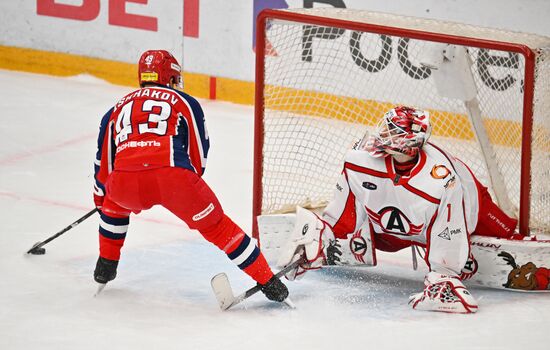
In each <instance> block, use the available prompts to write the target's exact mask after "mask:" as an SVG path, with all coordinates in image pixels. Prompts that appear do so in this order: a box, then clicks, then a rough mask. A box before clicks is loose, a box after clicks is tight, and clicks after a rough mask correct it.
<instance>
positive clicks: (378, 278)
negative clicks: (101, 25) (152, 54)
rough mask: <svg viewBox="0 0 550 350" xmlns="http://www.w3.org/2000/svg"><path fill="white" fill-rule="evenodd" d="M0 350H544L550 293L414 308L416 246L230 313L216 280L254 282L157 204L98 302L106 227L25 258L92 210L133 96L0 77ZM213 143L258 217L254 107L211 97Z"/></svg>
mask: <svg viewBox="0 0 550 350" xmlns="http://www.w3.org/2000/svg"><path fill="white" fill-rule="evenodd" d="M0 81H1V85H0V111H1V112H0V113H1V118H2V119H1V120H2V123H1V124H0V145H1V147H0V169H1V170H0V215H1V220H0V223H1V231H0V349H2V350H12V349H13V350H19V349H21V350H23V349H25V350H27V349H33V350H34V349H39V350H49V349H52V350H53V349H56V350H59V349H61V350H64V349H67V350H68V349H71V350H80V349H94V350H98V349H109V350H118V349H128V350H134V349H147V350H152V349H163V350H164V349H217V350H246V349H258V350H270V349H278V350H279V349H280V350H282V349H302V350H304V349H315V350H320V349H338V350H344V349H373V350H374V349H376V350H379V349H400V350H401V349H434V348H442V349H472V350H473V349H524V350H527V349H529V350H531V349H550V345H549V344H550V342H549V327H550V294H548V293H544V294H543V293H541V294H524V293H518V292H515V293H514V292H505V291H495V290H487V289H479V288H472V289H471V291H472V293H473V294H474V295H475V296H476V297H477V298H478V299H479V300H480V310H479V312H478V313H477V314H475V315H449V314H440V313H429V312H419V311H413V310H411V309H410V308H409V306H408V305H407V299H408V296H409V294H411V293H414V292H418V291H420V290H421V288H422V276H423V274H424V271H423V270H422V271H416V272H414V271H412V269H411V268H410V262H409V260H410V258H409V257H410V253H409V251H406V252H403V253H402V254H398V255H382V257H381V258H380V259H379V260H380V262H379V266H378V267H376V268H370V269H361V270H353V269H344V270H336V271H335V270H324V271H317V272H311V273H308V274H307V275H306V276H305V277H304V279H302V280H301V281H298V282H288V283H287V285H288V286H289V289H290V292H291V295H292V297H293V301H294V302H295V304H296V305H297V309H296V310H291V309H288V308H286V307H284V306H281V305H278V304H275V303H272V302H269V301H267V299H265V298H264V297H263V295H261V294H257V295H255V296H253V297H251V298H250V299H249V300H247V301H245V302H243V303H242V304H240V305H238V306H236V307H235V308H234V309H231V310H230V311H228V312H221V311H220V310H219V308H218V305H217V302H216V300H215V298H214V295H213V293H212V291H211V289H210V278H211V277H212V276H213V275H214V274H216V273H218V272H226V273H227V274H228V275H229V278H230V280H231V281H232V284H233V289H234V291H235V292H236V293H239V292H242V291H244V290H246V289H247V288H249V287H251V286H252V285H253V283H252V280H251V279H249V278H248V277H247V276H246V275H245V274H244V273H242V272H240V271H239V270H238V269H237V268H236V267H235V266H233V265H232V263H231V262H230V261H229V260H228V259H227V257H226V256H225V255H224V254H222V253H221V252H220V251H218V250H217V249H216V248H214V247H213V246H210V245H209V244H208V243H207V242H206V241H204V240H203V239H202V238H201V237H200V236H199V235H198V234H197V233H195V232H191V231H189V230H188V229H187V228H186V226H185V225H184V224H183V223H180V222H179V221H178V219H177V218H175V217H173V216H172V215H171V214H170V213H168V212H167V211H164V210H162V209H156V208H154V209H153V210H150V211H148V212H145V213H142V214H140V215H137V216H133V217H132V219H131V224H130V229H129V232H128V236H127V239H126V244H125V247H124V248H123V252H122V258H121V263H120V266H119V270H118V277H117V279H116V280H115V281H113V282H112V283H109V284H108V286H107V288H106V289H105V290H104V292H103V294H101V295H100V296H99V297H97V298H94V297H93V294H94V292H95V289H96V283H95V282H94V281H93V277H92V272H93V269H94V267H95V262H96V259H97V256H98V233H97V225H98V218H97V216H93V217H91V218H90V219H88V220H87V221H85V222H83V223H82V224H81V225H79V226H78V227H76V228H74V229H72V230H70V231H68V232H67V233H65V234H64V235H62V236H60V237H59V238H57V239H56V240H54V241H52V242H51V243H49V244H48V245H46V249H47V253H46V255H43V256H32V255H26V254H24V253H25V252H26V251H27V250H28V249H29V248H30V247H31V246H32V245H33V243H35V242H37V241H42V240H44V239H46V238H47V237H49V236H51V235H53V234H54V233H56V232H57V231H59V230H61V229H62V228H64V227H65V226H67V225H69V224H70V223H72V222H73V221H74V220H76V219H77V218H79V217H81V216H82V215H84V214H85V213H86V212H88V211H89V210H90V209H92V208H93V201H92V195H91V190H92V175H93V160H94V157H95V148H96V145H95V142H96V133H97V131H98V126H99V121H100V119H101V116H102V115H103V114H104V113H105V112H106V111H107V110H108V108H109V107H110V106H111V105H112V104H113V103H115V102H116V101H117V100H118V98H120V97H122V96H123V95H124V94H126V93H127V92H129V91H130V90H131V89H130V88H126V87H118V86H113V85H109V84H107V83H104V82H102V81H97V80H96V79H93V78H90V77H85V76H79V77H74V78H56V77H48V76H41V75H33V74H27V73H16V72H10V71H1V70H0ZM201 102H202V103H203V108H204V110H205V115H206V120H207V125H208V128H209V133H210V137H211V149H210V155H209V159H208V162H209V163H208V166H207V170H206V175H205V179H206V181H207V182H208V183H209V184H210V185H211V187H212V188H213V189H214V191H215V192H216V193H217V194H218V197H219V198H220V201H221V203H222V204H223V205H224V207H225V210H226V212H227V213H228V214H229V215H230V216H231V217H232V218H233V219H234V220H235V221H236V222H237V223H238V224H240V225H241V226H242V227H243V228H244V229H245V230H247V232H249V230H250V226H251V225H250V223H251V202H252V191H251V190H252V143H253V142H252V141H253V109H252V108H251V107H248V106H239V105H233V104H228V103H222V102H212V101H201Z"/></svg>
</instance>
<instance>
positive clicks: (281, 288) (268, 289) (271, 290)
mask: <svg viewBox="0 0 550 350" xmlns="http://www.w3.org/2000/svg"><path fill="white" fill-rule="evenodd" d="M260 288H261V291H262V293H264V295H265V296H266V297H267V299H269V300H273V301H278V302H282V301H284V300H285V299H286V298H287V297H288V288H287V287H286V286H285V285H284V284H283V282H281V280H280V279H278V278H277V277H275V276H273V277H271V279H270V280H269V281H267V283H266V284H264V285H262V286H261V287H260Z"/></svg>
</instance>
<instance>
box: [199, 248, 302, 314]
mask: <svg viewBox="0 0 550 350" xmlns="http://www.w3.org/2000/svg"><path fill="white" fill-rule="evenodd" d="M302 262H303V258H302V259H298V260H296V261H295V262H293V263H292V264H290V265H288V266H286V267H285V268H284V269H282V270H281V271H279V272H277V273H276V274H275V277H277V278H281V277H282V276H283V275H284V274H285V273H287V272H289V271H291V270H293V269H295V268H296V267H298V265H300V264H301V263H302ZM210 284H211V285H212V290H213V291H214V295H215V296H216V299H217V300H218V304H219V305H220V309H222V310H223V311H225V310H228V309H229V308H231V307H233V306H235V305H237V304H238V303H240V302H241V301H243V300H245V299H247V298H249V297H251V296H252V295H254V294H256V293H257V292H259V291H260V290H261V288H262V287H261V286H260V285H256V286H255V287H252V288H250V289H249V290H247V291H246V292H244V293H242V294H240V295H238V296H234V295H233V290H232V289H231V284H230V283H229V279H228V278H227V275H226V274H225V273H223V272H222V273H219V274H217V275H216V276H214V277H212V280H211V281H210ZM284 302H285V303H286V304H287V305H288V306H290V307H291V308H293V309H294V308H295V306H294V304H293V303H292V302H291V301H290V300H289V298H286V299H285V300H284Z"/></svg>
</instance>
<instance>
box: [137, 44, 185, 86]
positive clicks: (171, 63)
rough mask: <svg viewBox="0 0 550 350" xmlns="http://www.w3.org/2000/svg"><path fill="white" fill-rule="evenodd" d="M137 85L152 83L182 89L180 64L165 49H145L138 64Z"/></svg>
mask: <svg viewBox="0 0 550 350" xmlns="http://www.w3.org/2000/svg"><path fill="white" fill-rule="evenodd" d="M138 79H139V86H141V87H143V85H144V84H147V83H154V84H160V85H166V86H170V87H177V88H179V89H183V80H182V78H181V66H180V65H179V63H178V61H177V60H176V59H175V58H174V56H172V54H171V53H170V52H168V51H166V50H149V51H145V52H144V53H143V54H142V55H141V58H140V59H139V64H138Z"/></svg>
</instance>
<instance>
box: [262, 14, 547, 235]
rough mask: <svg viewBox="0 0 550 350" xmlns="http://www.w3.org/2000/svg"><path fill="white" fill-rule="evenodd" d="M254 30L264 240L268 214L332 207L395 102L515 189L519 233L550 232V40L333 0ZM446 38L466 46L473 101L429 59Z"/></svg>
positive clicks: (504, 191) (486, 180)
mask: <svg viewBox="0 0 550 350" xmlns="http://www.w3.org/2000/svg"><path fill="white" fill-rule="evenodd" d="M256 38H257V40H256V96H255V142H254V143H255V144H254V147H255V150H254V184H253V186H254V188H253V234H254V236H255V237H258V231H257V220H256V217H257V216H259V215H268V214H276V213H285V212H293V211H294V209H295V206H296V205H301V206H303V207H309V208H319V207H323V206H325V205H326V204H327V202H328V201H329V200H330V199H331V197H332V195H333V190H334V185H335V183H336V180H337V178H338V176H339V175H340V173H341V170H342V165H343V163H342V162H343V157H344V155H345V152H346V151H347V150H349V149H350V148H351V147H352V146H353V144H354V143H355V142H357V141H358V140H359V139H361V138H362V136H363V135H364V134H365V132H366V131H367V130H369V129H372V128H373V127H374V126H375V124H376V122H377V121H378V120H379V119H380V118H381V117H382V115H383V114H384V113H385V112H386V111H387V110H389V109H390V108H392V107H393V106H395V105H409V106H412V107H416V108H421V109H425V110H427V111H429V112H430V115H431V123H432V126H433V132H432V136H431V138H430V141H431V142H433V143H435V144H437V145H440V146H442V147H443V148H444V149H446V150H447V151H448V152H449V153H451V154H452V155H454V156H457V157H459V158H460V159H461V160H463V161H464V162H465V163H466V164H467V165H468V166H469V167H470V168H471V169H472V171H473V172H474V173H475V174H476V175H477V177H478V178H479V179H480V180H481V181H482V183H483V184H484V185H486V186H488V187H489V189H490V191H491V193H492V194H493V199H495V193H496V192H500V196H501V197H506V198H498V202H499V204H500V205H504V203H503V202H508V204H509V205H510V207H509V208H508V209H507V211H508V212H509V213H511V214H512V215H514V216H516V217H518V218H519V221H520V224H519V229H520V232H521V233H523V234H529V232H530V231H536V232H537V233H540V232H543V233H550V115H549V110H550V39H549V38H546V37H542V36H538V35H532V34H524V33H517V32H509V31H502V30H496V29H488V28H481V27H476V26H471V25H464V24H457V23H449V22H442V21H437V20H427V19H419V18H412V17H403V16H396V15H390V14H383V13H373V12H368V11H363V10H351V9H335V8H315V9H293V10H264V11H263V12H262V13H260V15H259V17H258V26H257V37H256ZM445 44H448V45H454V46H455V47H460V48H463V49H465V50H463V52H465V53H464V56H465V57H466V60H467V61H468V62H470V64H469V72H468V74H469V75H470V76H471V77H472V78H473V79H472V82H473V85H475V87H474V90H473V91H474V93H473V95H472V96H469V97H467V99H469V101H464V100H460V99H457V98H456V97H454V96H451V97H449V96H446V95H445V94H443V95H442V94H441V93H440V92H439V91H440V90H438V87H437V86H436V81H435V79H434V78H435V74H434V71H435V68H436V67H434V66H430V65H429V64H426V63H425V62H426V58H425V57H426V54H427V53H428V52H433V47H437V45H440V46H441V45H443V46H445ZM452 80H453V81H451V80H447V83H448V84H449V85H453V84H455V82H454V79H452ZM443 85H445V84H443ZM457 89H458V90H460V87H458V88H457ZM470 90H471V89H470ZM459 95H460V93H459ZM472 106H473V107H474V108H473V110H474V111H475V110H477V111H478V117H479V118H480V120H481V123H480V125H481V129H483V130H481V133H480V132H476V131H475V130H474V125H473V124H472V121H473V120H472V119H475V118H473V117H472V113H471V111H472V109H471V108H469V107H472ZM473 114H474V117H475V114H476V113H475V112H474V113H473ZM483 139H484V140H485V142H483V141H484V140H483ZM499 182H500V185H499V186H500V190H498V189H497V188H495V187H496V186H497V184H498V183H499Z"/></svg>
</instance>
